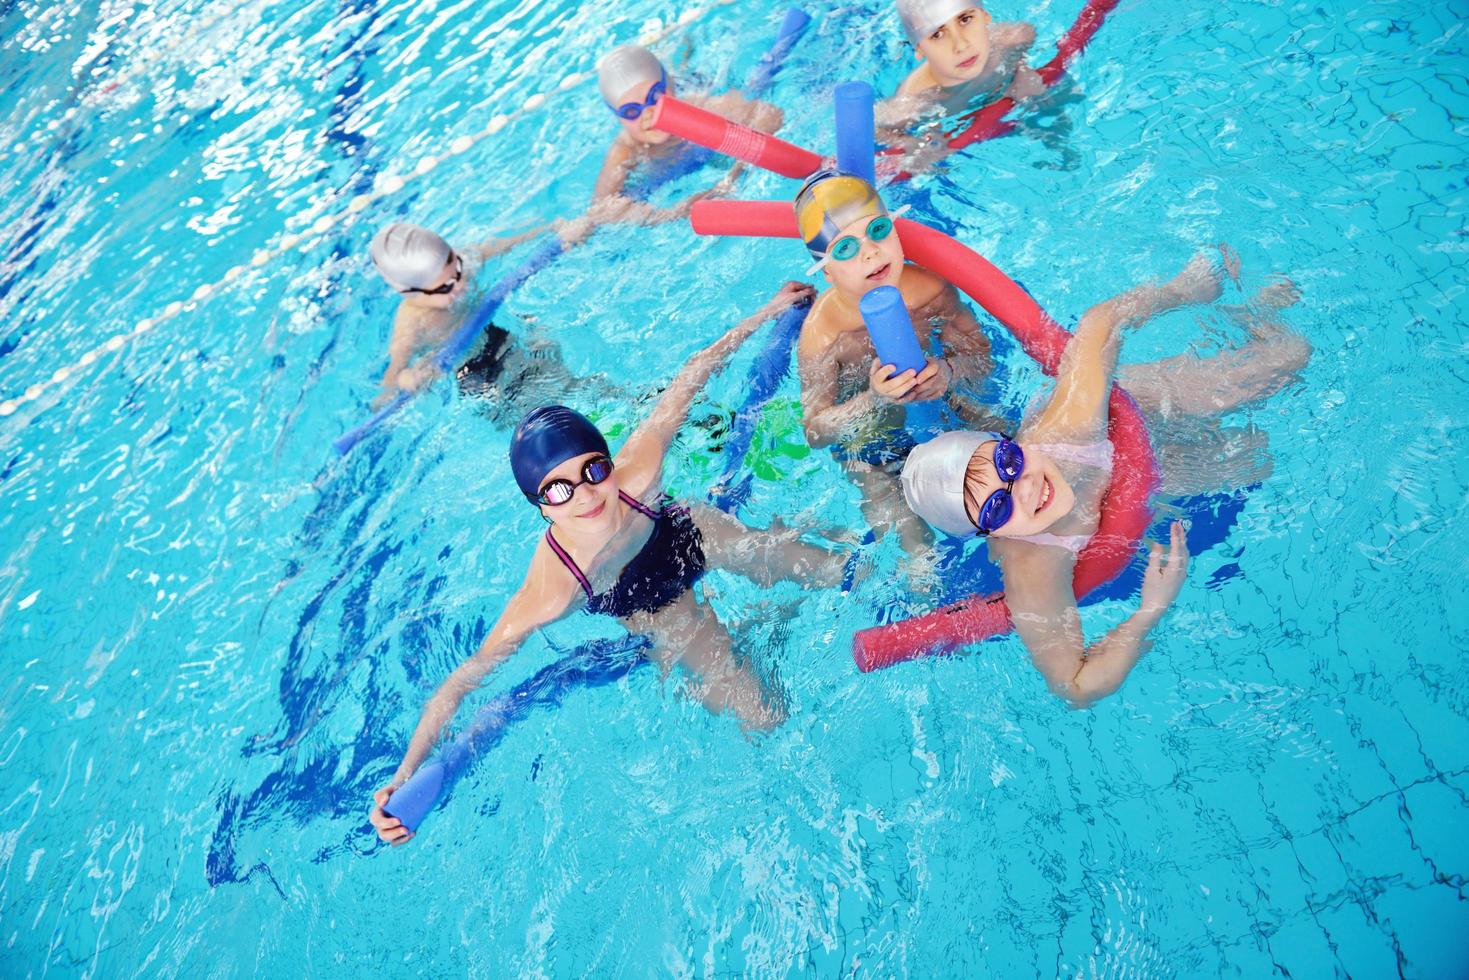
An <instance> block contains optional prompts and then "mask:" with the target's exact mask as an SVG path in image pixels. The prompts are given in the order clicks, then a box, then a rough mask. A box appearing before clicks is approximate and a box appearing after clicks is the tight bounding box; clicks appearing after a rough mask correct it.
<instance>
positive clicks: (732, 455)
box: [709, 300, 811, 513]
mask: <svg viewBox="0 0 1469 980" xmlns="http://www.w3.org/2000/svg"><path fill="white" fill-rule="evenodd" d="M810 310H811V302H810V301H809V300H803V301H801V302H800V303H797V304H796V305H795V306H792V307H791V308H790V309H788V310H786V311H785V312H784V313H782V314H781V315H780V317H779V318H778V319H777V320H776V321H775V328H774V329H773V330H772V331H771V333H770V340H769V341H767V342H766V344H765V347H764V348H763V349H762V350H761V351H760V353H759V354H757V355H756V356H755V361H754V363H752V364H751V365H750V373H749V375H748V376H747V377H746V379H745V391H746V395H745V401H744V404H742V405H741V406H740V408H739V411H737V412H735V417H734V422H733V423H732V424H731V425H730V431H729V438H728V439H726V440H725V442H724V472H723V473H721V474H720V476H719V479H718V480H717V481H716V482H715V484H714V489H712V490H710V491H709V499H710V501H711V502H712V503H713V504H714V506H715V507H718V508H719V509H720V510H722V511H724V512H725V513H732V512H733V511H734V510H735V508H737V507H739V506H740V504H742V503H744V501H745V497H746V496H747V495H748V494H749V487H750V481H749V478H748V477H746V478H745V479H744V480H741V481H736V480H735V474H736V473H737V472H738V471H739V469H740V467H741V466H742V465H744V462H745V454H746V453H747V452H748V451H749V449H750V442H751V440H753V439H754V437H755V426H756V424H757V423H758V422H759V421H760V410H761V409H763V408H764V407H765V403H766V402H768V401H769V400H770V399H771V397H772V396H773V395H774V394H775V393H776V391H777V390H779V388H780V383H781V381H782V380H784V379H785V376H786V370H787V369H788V368H789V367H790V363H791V347H793V346H794V345H795V343H796V338H797V337H799V336H800V335H801V325H802V324H803V323H805V322H806V314H807V313H808V312H810Z"/></svg>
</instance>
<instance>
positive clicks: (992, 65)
mask: <svg viewBox="0 0 1469 980" xmlns="http://www.w3.org/2000/svg"><path fill="white" fill-rule="evenodd" d="M897 7H898V18H899V19H900V20H901V21H902V24H903V33H904V34H905V35H906V36H907V38H908V43H910V44H912V45H913V50H914V55H915V56H916V57H917V58H918V60H919V62H920V63H919V65H918V67H917V68H916V69H914V70H913V72H912V73H911V74H910V75H909V76H908V77H907V78H905V79H904V80H903V83H902V84H901V85H899V86H898V91H897V93H896V94H895V95H894V96H893V98H892V99H891V100H889V102H888V103H886V104H885V105H884V107H883V109H882V110H881V114H880V119H881V122H882V123H883V124H884V125H887V126H904V125H907V124H909V123H912V122H913V121H914V120H916V119H918V118H919V117H921V116H923V115H926V114H928V113H929V112H931V111H933V110H935V109H940V110H942V111H943V112H944V113H945V114H952V113H957V112H963V111H964V110H966V109H969V108H971V107H972V106H973V105H974V103H976V102H977V101H982V102H993V101H994V100H996V99H999V98H1003V97H1006V96H1008V97H1010V98H1013V99H1016V100H1017V101H1018V100H1020V99H1026V98H1030V97H1031V96H1035V95H1039V94H1040V93H1041V92H1043V91H1045V85H1044V83H1043V82H1042V81H1041V78H1040V76H1039V75H1038V74H1036V72H1035V70H1034V69H1033V68H1031V67H1030V66H1029V65H1028V64H1026V60H1025V53H1026V51H1028V50H1029V49H1030V46H1031V45H1032V44H1034V43H1035V27H1034V26H1032V25H1030V24H1027V23H1023V22H1016V23H1000V24H997V23H995V22H994V20H993V19H992V18H991V17H990V15H989V13H988V12H987V11H986V10H985V9H984V7H983V6H981V5H979V4H976V3H970V2H968V0H897Z"/></svg>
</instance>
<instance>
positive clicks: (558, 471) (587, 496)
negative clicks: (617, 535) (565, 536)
mask: <svg viewBox="0 0 1469 980" xmlns="http://www.w3.org/2000/svg"><path fill="white" fill-rule="evenodd" d="M600 455H602V454H601V453H582V454H581V455H580V456H573V457H572V458H571V459H568V460H567V461H566V462H564V463H561V464H559V465H558V466H557V467H556V468H555V469H553V470H551V472H549V473H547V474H546V475H545V476H543V477H542V478H541V483H540V488H541V489H543V490H544V489H545V487H546V485H547V484H549V483H550V482H551V481H552V480H566V481H567V482H568V483H571V484H574V485H577V486H576V489H575V490H574V491H573V492H572V495H571V499H570V500H568V501H567V502H566V503H564V504H559V505H555V504H540V505H539V506H540V508H541V516H542V517H544V518H546V520H548V521H550V522H551V523H552V524H555V525H556V526H557V527H558V528H565V529H566V531H567V532H569V533H571V534H576V535H585V534H599V533H606V532H607V531H609V530H611V529H613V528H614V527H615V522H616V520H617V508H616V507H614V506H613V505H614V504H616V503H617V471H616V470H615V469H614V470H613V471H612V473H611V474H610V475H609V476H608V477H607V479H605V480H603V481H602V482H601V483H585V482H583V480H584V479H585V477H584V476H583V474H582V467H584V466H586V464H587V461H588V460H592V459H596V458H597V457H598V456H600Z"/></svg>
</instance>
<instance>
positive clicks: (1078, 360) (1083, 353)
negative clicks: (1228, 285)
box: [1034, 250, 1231, 438]
mask: <svg viewBox="0 0 1469 980" xmlns="http://www.w3.org/2000/svg"><path fill="white" fill-rule="evenodd" d="M1230 255H1231V253H1229V252H1228V250H1225V259H1226V263H1227V262H1228V260H1229V258H1230ZM1222 275H1223V270H1222V269H1218V268H1215V267H1214V265H1213V263H1212V262H1210V260H1209V259H1208V257H1207V256H1204V255H1198V256H1195V257H1194V259H1193V260H1192V261H1190V262H1189V264H1188V265H1187V266H1185V267H1184V269H1183V271H1182V272H1180V273H1179V274H1178V275H1177V276H1174V277H1173V278H1172V279H1170V280H1169V281H1168V282H1166V283H1163V284H1162V285H1157V284H1148V285H1144V286H1138V287H1137V288H1135V289H1131V290H1128V291H1127V292H1125V293H1123V294H1122V295H1121V296H1116V297H1113V298H1112V299H1109V300H1107V301H1106V302H1104V303H1099V304H1097V305H1096V306H1093V307H1092V308H1091V309H1089V310H1087V311H1086V313H1085V314H1083V316H1082V318H1081V323H1080V324H1078V325H1077V328H1076V333H1075V335H1074V336H1073V337H1072V338H1071V340H1070V341H1069V342H1068V343H1067V344H1066V351H1065V353H1064V354H1062V355H1061V365H1060V369H1059V370H1058V371H1057V373H1056V390H1055V392H1054V393H1053V394H1052V395H1051V401H1050V403H1049V404H1047V405H1046V408H1045V411H1044V412H1042V413H1041V417H1040V419H1039V420H1038V421H1037V422H1036V425H1035V427H1034V428H1035V431H1037V432H1045V433H1047V434H1048V435H1060V436H1063V437H1078V438H1095V437H1097V436H1099V435H1100V433H1101V431H1102V430H1103V429H1104V428H1105V427H1106V422H1107V395H1108V393H1109V392H1110V391H1111V388H1112V378H1113V375H1114V374H1115V373H1116V370H1117V352H1118V348H1119V347H1120V345H1121V340H1120V333H1121V328H1122V327H1124V326H1127V327H1136V326H1139V325H1141V324H1143V323H1146V322H1147V321H1148V320H1149V319H1151V318H1152V317H1155V316H1157V315H1158V314H1160V313H1164V312H1166V311H1168V310H1171V309H1176V308H1177V307H1180V306H1185V305H1188V304H1190V303H1208V302H1212V301H1214V300H1215V299H1217V298H1218V297H1219V292H1220V281H1221V277H1222Z"/></svg>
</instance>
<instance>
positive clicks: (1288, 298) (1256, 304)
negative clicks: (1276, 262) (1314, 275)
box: [1246, 276, 1301, 313]
mask: <svg viewBox="0 0 1469 980" xmlns="http://www.w3.org/2000/svg"><path fill="white" fill-rule="evenodd" d="M1300 301H1301V288H1300V287H1299V286H1297V285H1296V284H1295V283H1294V282H1293V281H1292V280H1291V278H1290V277H1289V276H1281V277H1280V278H1278V279H1276V280H1275V282H1272V283H1271V284H1270V285H1268V286H1266V287H1265V288H1264V289H1261V290H1259V291H1258V292H1256V293H1255V295H1254V296H1252V297H1250V301H1249V302H1248V303H1247V304H1246V305H1247V306H1250V307H1252V308H1253V309H1256V310H1262V311H1268V312H1271V313H1273V312H1275V311H1276V310H1283V309H1285V308H1286V307H1288V306H1295V305H1296V304H1297V303H1299V302H1300Z"/></svg>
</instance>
